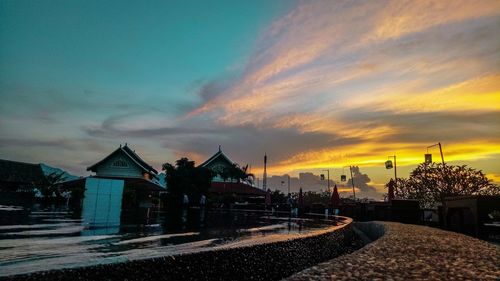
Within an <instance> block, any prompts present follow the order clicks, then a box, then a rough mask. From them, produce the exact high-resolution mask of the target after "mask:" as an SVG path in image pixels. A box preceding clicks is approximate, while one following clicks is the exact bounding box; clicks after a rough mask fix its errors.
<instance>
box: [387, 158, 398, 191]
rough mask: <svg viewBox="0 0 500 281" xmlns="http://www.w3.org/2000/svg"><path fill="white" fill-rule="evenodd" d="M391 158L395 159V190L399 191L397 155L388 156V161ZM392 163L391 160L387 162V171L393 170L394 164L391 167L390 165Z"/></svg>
mask: <svg viewBox="0 0 500 281" xmlns="http://www.w3.org/2000/svg"><path fill="white" fill-rule="evenodd" d="M389 158H394V189H395V190H397V188H398V173H397V165H396V155H391V156H387V159H389ZM390 162H391V161H390V160H389V161H387V162H386V165H385V167H386V168H387V169H391V168H392V163H391V165H389V163H390Z"/></svg>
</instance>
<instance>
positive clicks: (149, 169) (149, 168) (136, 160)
mask: <svg viewBox="0 0 500 281" xmlns="http://www.w3.org/2000/svg"><path fill="white" fill-rule="evenodd" d="M116 153H122V154H123V155H125V156H127V157H128V158H130V159H131V160H132V161H133V162H134V163H136V164H137V165H138V166H139V167H140V168H141V169H142V170H143V171H145V172H148V173H151V174H152V175H154V176H155V177H156V176H157V174H158V171H157V170H155V169H154V168H153V167H152V166H151V165H149V164H148V163H146V162H145V161H144V160H142V159H141V157H139V155H137V154H136V153H135V152H134V151H133V150H132V149H130V147H128V145H127V144H125V145H124V146H121V145H120V147H118V148H117V149H116V150H115V151H113V152H111V154H109V155H108V156H106V157H105V158H104V159H102V160H101V161H99V162H97V163H95V164H94V165H92V166H90V167H88V168H87V171H92V172H95V171H96V168H97V166H99V165H100V164H102V163H104V162H105V161H106V160H108V159H109V158H111V157H112V156H113V155H115V154H116Z"/></svg>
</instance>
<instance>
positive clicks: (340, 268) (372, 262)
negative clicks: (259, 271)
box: [286, 222, 500, 280]
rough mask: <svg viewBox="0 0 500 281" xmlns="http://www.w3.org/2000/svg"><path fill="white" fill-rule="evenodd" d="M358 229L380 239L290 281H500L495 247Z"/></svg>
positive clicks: (385, 228)
mask: <svg viewBox="0 0 500 281" xmlns="http://www.w3.org/2000/svg"><path fill="white" fill-rule="evenodd" d="M370 224H371V225H370ZM360 228H361V229H363V231H364V232H365V234H367V236H368V237H370V236H371V237H372V238H373V236H379V235H381V237H380V238H378V239H377V240H375V241H373V242H372V243H370V244H368V245H366V246H365V247H363V248H361V249H360V250H358V251H356V252H353V253H352V254H348V255H344V256H340V257H338V258H335V259H332V260H330V261H327V262H324V263H321V264H318V265H316V266H314V267H311V268H308V269H306V270H303V271H301V272H299V273H297V274H295V275H292V276H291V277H288V278H287V279H286V280H500V247H499V246H497V245H494V244H491V243H488V242H485V241H482V240H478V239H475V238H472V237H469V236H465V235H462V234H458V233H454V232H449V231H443V230H440V229H436V228H430V227H425V226H419V225H409V224H400V223H392V222H370V223H367V224H364V225H363V224H361V225H360ZM365 238H366V237H365Z"/></svg>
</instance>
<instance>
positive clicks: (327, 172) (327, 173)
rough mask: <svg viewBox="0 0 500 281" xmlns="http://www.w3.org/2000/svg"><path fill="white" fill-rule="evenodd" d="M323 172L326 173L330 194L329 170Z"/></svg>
mask: <svg viewBox="0 0 500 281" xmlns="http://www.w3.org/2000/svg"><path fill="white" fill-rule="evenodd" d="M323 172H326V175H327V186H328V192H330V170H323Z"/></svg>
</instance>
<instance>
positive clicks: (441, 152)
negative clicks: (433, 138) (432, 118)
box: [426, 142, 444, 166]
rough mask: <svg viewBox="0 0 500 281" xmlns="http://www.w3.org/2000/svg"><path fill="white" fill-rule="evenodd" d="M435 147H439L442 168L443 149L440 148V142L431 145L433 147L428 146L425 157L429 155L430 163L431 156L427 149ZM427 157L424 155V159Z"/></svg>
mask: <svg viewBox="0 0 500 281" xmlns="http://www.w3.org/2000/svg"><path fill="white" fill-rule="evenodd" d="M436 145H437V146H439V153H440V154H441V163H443V166H444V156H443V148H442V146H441V143H440V142H438V143H436V144H433V145H429V146H428V147H427V155H430V158H429V159H431V160H430V162H432V155H431V154H429V148H431V147H434V146H436ZM427 155H426V157H427Z"/></svg>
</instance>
